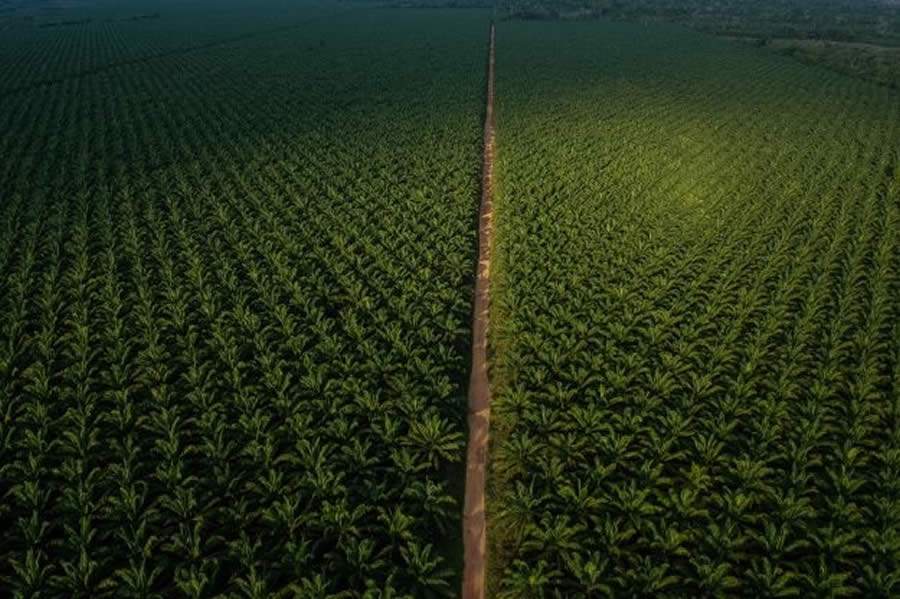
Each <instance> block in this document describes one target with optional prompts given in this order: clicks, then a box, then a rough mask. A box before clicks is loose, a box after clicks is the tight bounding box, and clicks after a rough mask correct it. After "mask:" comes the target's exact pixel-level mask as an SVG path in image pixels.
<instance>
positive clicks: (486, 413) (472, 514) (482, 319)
mask: <svg viewBox="0 0 900 599" xmlns="http://www.w3.org/2000/svg"><path fill="white" fill-rule="evenodd" d="M493 177H494V25H493V23H492V24H491V34H490V50H489V57H488V76H487V109H486V110H485V116H484V162H483V164H482V180H481V208H480V213H479V221H478V277H477V279H476V281H475V305H474V308H473V310H472V370H471V374H470V375H469V443H468V447H467V449H466V497H465V507H464V511H463V547H464V551H465V558H464V566H463V588H462V596H463V599H483V597H484V588H485V584H484V582H485V581H484V572H485V564H486V558H487V536H486V527H485V512H484V487H485V475H486V468H487V452H488V434H489V431H490V422H491V387H490V382H489V381H488V364H487V329H488V309H489V307H490V281H491V273H490V267H491V239H492V232H493V230H492V227H491V225H492V222H491V221H492V216H493V212H492V203H491V199H492V188H493Z"/></svg>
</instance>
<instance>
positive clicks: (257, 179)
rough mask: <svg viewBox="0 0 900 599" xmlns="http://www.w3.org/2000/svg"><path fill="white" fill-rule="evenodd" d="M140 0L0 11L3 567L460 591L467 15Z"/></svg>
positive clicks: (204, 586)
mask: <svg viewBox="0 0 900 599" xmlns="http://www.w3.org/2000/svg"><path fill="white" fill-rule="evenodd" d="M235 4H237V3H235ZM145 5H146V7H150V6H154V7H157V8H158V9H159V12H160V17H159V18H158V19H147V20H145V21H140V22H138V23H134V22H131V21H127V22H120V21H118V20H115V19H118V18H119V15H120V14H122V11H121V10H120V9H116V10H114V11H113V12H110V13H106V12H103V11H102V10H101V9H102V8H103V6H104V5H96V6H95V8H94V9H92V11H91V12H88V13H86V14H87V17H85V18H90V19H91V20H90V22H87V23H84V24H82V25H77V26H76V25H72V26H66V27H56V28H49V29H40V30H37V29H35V30H29V31H26V30H24V29H22V30H20V31H18V32H17V33H16V35H18V36H19V38H17V39H18V41H16V40H13V39H10V38H7V37H6V36H5V32H4V36H3V42H2V44H4V45H6V44H10V45H13V44H15V43H20V44H21V47H17V49H16V52H15V53H13V54H15V56H16V57H17V58H16V60H9V61H6V60H4V61H3V63H2V64H3V68H2V71H3V75H2V77H0V88H2V89H3V90H6V91H5V92H3V93H2V94H0V155H2V156H3V159H2V161H0V196H2V198H0V200H2V201H0V277H2V278H0V281H2V285H0V306H2V308H0V315H2V316H0V415H2V416H0V496H2V497H3V498H4V499H3V502H2V508H0V530H3V531H4V532H3V533H2V535H0V586H2V587H3V588H5V589H7V590H11V591H12V592H15V593H21V594H22V596H36V595H37V594H38V593H42V594H45V595H46V594H49V595H59V596H76V595H78V596H80V595H84V596H91V597H103V596H113V595H119V594H144V593H150V594H153V593H157V594H160V595H163V596H183V595H192V596H209V595H214V594H218V593H228V594H234V595H241V594H243V595H248V596H271V595H273V594H276V593H284V594H286V595H287V596H293V595H298V596H325V595H330V596H334V595H336V594H338V593H342V592H346V591H353V592H354V593H361V592H363V591H365V589H367V588H371V589H375V590H379V592H385V593H389V592H390V589H392V588H393V589H397V590H400V591H403V592H404V593H410V594H412V595H415V596H428V594H429V593H437V594H443V595H448V594H449V595H452V594H454V593H455V592H456V589H458V588H459V586H458V585H459V573H460V570H459V568H460V565H459V564H460V562H461V557H462V556H461V549H460V547H459V540H458V539H459V537H460V530H459V528H460V526H459V514H460V511H461V499H462V488H461V487H462V482H461V468H462V460H463V457H464V447H465V406H466V402H465V391H466V389H465V380H466V376H467V367H468V366H467V348H468V342H469V330H468V322H469V316H470V306H471V300H472V291H471V286H472V281H473V278H474V275H473V268H474V266H473V265H474V261H475V251H476V244H475V239H476V231H475V228H474V226H473V224H474V222H475V219H476V215H477V201H478V185H479V175H480V173H479V164H480V157H481V111H482V108H483V89H484V76H485V75H484V56H485V47H486V46H485V35H484V31H485V29H486V27H487V17H486V14H485V13H483V12H448V11H435V12H430V13H427V14H426V13H421V12H412V11H380V10H373V9H369V8H366V9H365V10H355V9H353V7H348V6H343V5H339V4H327V5H326V4H321V5H311V6H309V7H308V8H307V9H303V10H301V9H299V8H297V3H294V5H293V6H292V8H290V10H289V11H287V12H285V10H286V8H285V7H286V6H287V3H271V4H267V5H263V4H254V5H253V8H252V10H249V9H246V7H248V6H249V5H248V4H246V3H244V6H245V10H244V12H243V14H241V15H238V16H235V17H232V16H230V14H231V13H230V12H229V10H230V9H229V7H230V6H231V5H225V6H224V8H221V11H222V12H221V13H217V12H215V11H212V12H213V13H214V14H210V15H208V17H203V18H201V15H200V14H199V13H198V12H193V11H194V9H195V8H196V7H197V5H196V4H187V5H185V8H184V11H183V12H178V11H177V10H176V8H177V7H176V6H175V4H174V3H172V4H164V3H160V4H159V5H157V4H154V3H145ZM132 6H135V5H132ZM142 6H143V5H142ZM160 6H161V8H160ZM206 6H209V4H207V5H206ZM147 10H149V8H146V9H144V8H141V10H140V11H137V8H135V11H136V12H146V11H147ZM78 14H79V15H80V13H78ZM107 14H109V15H110V17H109V18H111V19H114V20H112V21H107V20H106V15H107ZM128 14H130V13H128ZM325 17H327V18H325ZM67 18H68V17H67ZM72 18H75V17H72ZM79 18H80V17H79ZM21 26H22V27H23V28H24V27H25V25H24V24H22V25H21ZM137 28H140V31H141V32H140V33H136V31H137ZM50 29H53V30H54V31H55V33H52V34H51V33H49V31H50ZM26 82H31V83H30V84H28V85H27V86H25V87H24V88H23V84H25V83H26ZM16 88H19V89H18V90H17V89H16ZM457 479H460V480H457ZM373 592H374V591H373Z"/></svg>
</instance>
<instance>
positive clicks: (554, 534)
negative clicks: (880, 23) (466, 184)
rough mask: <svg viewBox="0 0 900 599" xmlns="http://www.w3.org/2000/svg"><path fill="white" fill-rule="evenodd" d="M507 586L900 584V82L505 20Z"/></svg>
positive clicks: (501, 234)
mask: <svg viewBox="0 0 900 599" xmlns="http://www.w3.org/2000/svg"><path fill="white" fill-rule="evenodd" d="M498 43H499V52H498V65H497V74H498V80H497V89H498V99H497V127H498V151H497V161H498V162H497V166H496V168H497V181H496V185H497V190H498V192H497V193H498V196H497V198H496V200H495V207H496V216H495V218H496V223H497V231H496V235H497V237H496V245H495V257H494V261H493V263H492V268H493V273H494V275H493V276H494V287H493V294H494V302H495V305H494V313H493V314H492V317H493V321H492V327H493V328H492V333H493V337H492V344H493V349H494V370H493V376H494V381H495V389H494V392H495V399H494V409H493V413H492V426H493V427H494V428H493V430H494V431H496V432H495V434H494V436H493V437H492V443H493V448H492V458H493V461H492V469H491V472H490V480H491V481H492V483H491V485H492V493H491V496H490V497H489V503H488V513H489V518H490V521H489V527H490V528H489V530H490V531H491V534H490V537H489V538H491V539H492V540H493V542H494V544H495V546H494V547H493V549H492V552H491V555H492V556H494V560H495V561H494V563H493V564H492V568H493V569H492V573H493V584H494V585H495V588H494V591H495V593H496V595H497V596H500V597H602V596H607V595H612V596H622V597H634V596H652V597H707V596H713V597H714V596H721V597H732V596H740V597H746V596H769V597H826V596H831V597H840V596H858V597H862V596H865V597H869V596H879V597H889V596H895V595H896V594H897V593H898V592H900V587H898V586H897V584H898V582H897V577H896V572H897V571H898V568H900V545H898V543H897V539H898V535H900V518H898V515H900V512H898V503H897V501H898V495H897V492H898V480H900V479H898V478H897V474H898V459H897V456H898V450H900V446H898V443H900V421H898V419H897V407H898V401H900V386H898V382H900V378H898V373H900V326H898V323H900V301H898V298H900V195H898V191H900V186H898V185H897V173H898V164H900V163H898V160H900V147H898V140H900V96H898V94H897V92H896V91H893V90H890V89H888V88H885V87H880V86H876V85H873V84H870V83H866V82H863V81H860V80H856V79H852V78H849V77H846V76H843V75H840V74H837V73H834V72H831V71H828V70H825V69H821V68H806V67H803V66H801V65H799V64H797V63H796V62H794V61H791V60H788V59H785V58H782V57H778V56H774V55H771V54H768V53H762V52H759V51H758V50H755V49H751V48H745V47H741V46H735V45H731V44H728V43H725V42H722V41H717V40H715V39H712V38H709V37H706V36H702V35H699V34H696V33H692V32H689V31H686V30H683V29H679V28H675V27H671V26H662V25H626V24H620V23H600V22H577V23H561V22H542V23H526V22H505V23H502V24H501V26H500V28H499V30H498Z"/></svg>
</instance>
